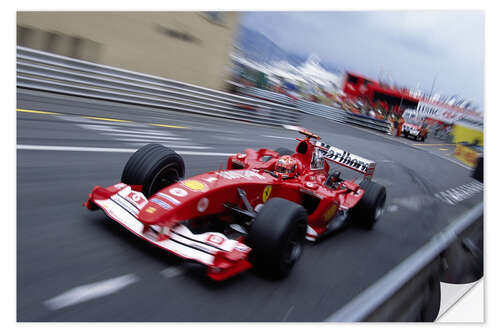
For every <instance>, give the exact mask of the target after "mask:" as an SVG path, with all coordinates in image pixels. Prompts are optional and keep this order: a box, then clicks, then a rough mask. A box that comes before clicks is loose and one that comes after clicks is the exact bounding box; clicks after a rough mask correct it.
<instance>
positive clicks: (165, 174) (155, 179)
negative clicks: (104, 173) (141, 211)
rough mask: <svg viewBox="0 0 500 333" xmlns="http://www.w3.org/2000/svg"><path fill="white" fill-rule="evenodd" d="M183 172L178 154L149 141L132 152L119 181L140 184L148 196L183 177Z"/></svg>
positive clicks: (183, 168) (181, 160) (182, 162)
mask: <svg viewBox="0 0 500 333" xmlns="http://www.w3.org/2000/svg"><path fill="white" fill-rule="evenodd" d="M184 172H185V166H184V160H183V159H182V157H181V156H180V155H179V154H177V153H176V152H175V151H173V150H172V149H170V148H167V147H165V146H162V145H160V144H156V143H151V144H148V145H145V146H143V147H141V148H139V149H138V150H137V151H136V152H135V153H134V154H132V156H131V157H130V158H129V160H128V162H127V164H126V165H125V168H124V169H123V173H122V177H121V181H122V183H125V184H128V185H142V193H143V194H144V195H145V196H146V197H147V198H149V197H150V196H152V195H153V194H155V193H156V192H158V191H159V190H161V189H162V188H164V187H166V186H169V185H171V184H173V183H175V182H177V181H178V180H179V179H181V178H183V177H184Z"/></svg>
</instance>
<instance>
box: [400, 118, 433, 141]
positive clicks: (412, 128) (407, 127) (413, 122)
mask: <svg viewBox="0 0 500 333" xmlns="http://www.w3.org/2000/svg"><path fill="white" fill-rule="evenodd" d="M428 132H429V130H428V128H427V125H426V124H425V122H424V121H423V120H417V119H408V120H405V122H404V124H403V128H402V131H401V133H402V134H403V135H404V137H405V138H413V139H415V140H419V141H425V139H426V138H427V134H428Z"/></svg>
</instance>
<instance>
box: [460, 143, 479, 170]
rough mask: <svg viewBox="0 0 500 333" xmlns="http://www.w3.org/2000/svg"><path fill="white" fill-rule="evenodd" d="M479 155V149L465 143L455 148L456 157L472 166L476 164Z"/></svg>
mask: <svg viewBox="0 0 500 333" xmlns="http://www.w3.org/2000/svg"><path fill="white" fill-rule="evenodd" d="M477 156H478V153H477V151H475V150H474V149H471V148H469V147H466V146H463V145H457V148H456V149H455V158H456V159H458V160H460V161H462V162H464V163H465V164H467V165H468V166H470V167H474V166H476V159H477Z"/></svg>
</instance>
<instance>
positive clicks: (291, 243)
mask: <svg viewBox="0 0 500 333" xmlns="http://www.w3.org/2000/svg"><path fill="white" fill-rule="evenodd" d="M299 230H300V228H296V229H295V230H294V232H293V233H292V234H291V235H290V236H289V237H288V239H287V243H286V250H285V260H284V261H285V264H286V265H287V266H291V265H293V263H294V262H295V261H297V259H298V258H299V257H300V255H301V254H302V248H303V247H302V246H303V244H302V243H303V241H304V238H303V237H302V236H301V233H300V232H299Z"/></svg>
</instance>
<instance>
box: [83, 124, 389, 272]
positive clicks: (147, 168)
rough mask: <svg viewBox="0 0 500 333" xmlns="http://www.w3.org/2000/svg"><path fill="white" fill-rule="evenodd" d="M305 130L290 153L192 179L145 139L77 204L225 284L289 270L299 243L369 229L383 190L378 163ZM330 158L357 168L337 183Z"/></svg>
mask: <svg viewBox="0 0 500 333" xmlns="http://www.w3.org/2000/svg"><path fill="white" fill-rule="evenodd" d="M300 133H301V134H303V135H305V138H303V139H297V140H298V141H299V143H298V145H297V148H296V152H295V153H294V152H292V151H288V150H286V149H283V148H279V149H276V150H268V149H260V150H254V149H246V150H245V152H244V153H239V154H236V155H234V156H231V157H229V159H228V161H227V169H225V170H217V171H211V172H207V173H204V174H200V175H197V176H194V177H191V178H189V179H183V177H184V170H185V167H184V161H183V159H182V157H181V156H179V155H178V154H177V153H175V152H174V151H173V150H171V149H169V148H167V147H165V146H162V145H159V144H148V145H146V146H144V147H142V148H140V149H139V150H137V151H136V152H135V153H134V154H133V155H132V156H131V157H130V159H129V160H128V162H127V164H126V165H125V168H124V170H123V174H122V177H121V183H118V184H116V185H112V186H109V187H106V188H104V187H100V186H96V187H95V188H94V189H93V190H92V192H91V193H90V194H89V199H88V201H87V202H85V203H84V206H86V207H87V208H88V209H90V210H95V209H98V208H100V209H102V210H103V211H104V212H105V213H106V214H107V215H108V216H109V217H110V218H111V219H113V220H115V221H116V222H118V223H120V224H121V225H122V226H124V227H125V228H127V229H128V230H130V231H131V232H133V233H134V234H136V235H137V236H139V237H142V238H144V239H145V240H147V241H149V242H151V243H153V244H154V245H156V246H158V247H160V248H163V249H165V250H167V251H169V252H171V253H174V254H176V255H178V256H180V257H182V258H185V259H189V260H194V261H197V262H199V263H202V264H204V265H206V266H207V267H208V269H207V274H208V276H209V277H210V278H212V279H214V280H224V279H227V278H229V277H231V276H233V275H235V274H238V273H240V272H242V271H244V270H247V269H249V268H250V267H252V265H253V266H256V268H260V269H262V270H264V271H265V272H267V273H268V274H269V273H270V274H272V275H274V276H277V277H284V276H286V275H287V274H288V273H289V272H290V270H291V269H292V267H293V265H294V264H295V262H296V261H297V259H298V258H299V256H300V254H301V253H302V249H303V243H304V239H307V240H310V241H313V242H314V241H317V240H319V239H320V238H322V237H324V236H325V235H327V234H328V233H330V232H331V231H333V230H336V229H338V228H340V227H342V226H343V225H346V224H347V223H349V222H350V221H352V222H355V223H357V224H359V225H361V226H363V227H366V228H368V229H369V228H371V227H372V226H373V224H374V223H375V222H376V221H377V220H378V219H379V218H380V216H381V215H382V212H383V209H384V205H385V199H386V190H385V188H384V187H383V186H381V185H379V184H377V183H375V182H372V181H371V180H370V179H371V176H372V175H373V172H374V171H375V162H372V161H369V160H367V159H364V158H362V157H359V156H356V155H354V154H351V153H349V152H346V151H344V150H342V149H339V148H335V147H332V146H330V145H328V144H326V143H323V142H321V141H319V140H320V138H319V137H318V136H317V135H314V134H312V133H311V132H309V131H306V130H303V129H302V130H300ZM327 161H331V162H334V163H336V164H339V165H341V166H344V167H347V168H350V169H353V170H355V171H358V172H360V173H362V174H364V179H363V181H362V182H361V184H356V183H355V182H354V181H348V180H344V179H341V177H340V172H338V171H333V170H330V165H329V164H328V163H327Z"/></svg>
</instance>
